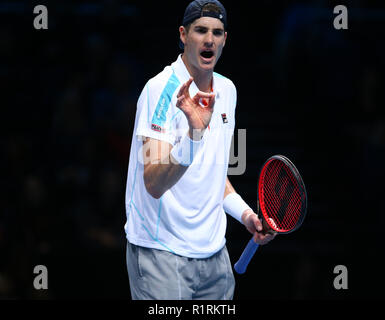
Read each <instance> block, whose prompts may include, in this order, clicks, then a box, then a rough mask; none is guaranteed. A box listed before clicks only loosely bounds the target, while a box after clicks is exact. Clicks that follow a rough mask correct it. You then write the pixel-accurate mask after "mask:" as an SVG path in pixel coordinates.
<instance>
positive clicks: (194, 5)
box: [179, 0, 227, 49]
mask: <svg viewBox="0 0 385 320" xmlns="http://www.w3.org/2000/svg"><path fill="white" fill-rule="evenodd" d="M209 3H212V4H215V5H216V6H217V7H218V8H219V12H214V11H209V12H203V8H204V6H205V5H207V4H209ZM201 17H212V18H217V19H219V20H221V21H222V22H223V26H224V28H225V30H226V28H227V13H226V9H225V7H224V6H223V5H222V3H220V2H219V1H218V0H194V1H192V2H190V3H189V5H188V6H187V8H186V10H185V12H184V16H183V21H182V25H183V26H184V27H185V26H187V25H189V24H190V23H192V22H194V21H195V20H196V19H199V18H201ZM179 47H180V48H181V49H183V48H184V45H183V42H182V41H179Z"/></svg>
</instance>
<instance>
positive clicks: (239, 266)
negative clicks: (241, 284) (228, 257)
mask: <svg viewBox="0 0 385 320" xmlns="http://www.w3.org/2000/svg"><path fill="white" fill-rule="evenodd" d="M258 247H259V244H258V243H255V242H254V239H253V238H251V239H250V241H249V243H248V244H247V246H246V248H245V250H243V252H242V255H241V257H240V258H239V260H238V262H237V263H236V264H234V270H235V271H236V272H237V273H239V274H242V273H245V271H246V268H247V266H248V264H249V262H250V260H251V258H252V257H253V255H254V253H255V251H257V249H258Z"/></svg>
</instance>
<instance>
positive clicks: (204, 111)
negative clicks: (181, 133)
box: [176, 77, 215, 140]
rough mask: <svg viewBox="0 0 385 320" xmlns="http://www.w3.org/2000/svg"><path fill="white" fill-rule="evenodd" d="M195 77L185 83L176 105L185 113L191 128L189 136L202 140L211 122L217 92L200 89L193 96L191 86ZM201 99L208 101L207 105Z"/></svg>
mask: <svg viewBox="0 0 385 320" xmlns="http://www.w3.org/2000/svg"><path fill="white" fill-rule="evenodd" d="M192 82H193V78H192V77H190V79H189V80H188V81H187V82H186V83H184V84H183V85H182V86H181V88H180V90H179V92H178V95H177V98H178V100H177V102H176V106H177V107H178V108H179V109H180V110H182V111H183V113H184V114H185V116H186V118H187V121H188V124H189V127H190V130H189V136H190V139H192V140H200V139H201V138H202V136H203V133H204V131H205V130H206V128H207V126H208V125H209V123H210V120H211V116H212V114H213V111H214V103H215V94H213V93H206V92H202V91H198V92H197V94H196V95H195V96H194V97H193V98H191V97H190V93H189V88H190V85H191V83H192ZM201 99H206V101H208V103H207V106H206V107H205V106H202V105H201V104H200V100H201Z"/></svg>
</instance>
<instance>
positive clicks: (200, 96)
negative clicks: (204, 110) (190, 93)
mask: <svg viewBox="0 0 385 320" xmlns="http://www.w3.org/2000/svg"><path fill="white" fill-rule="evenodd" d="M201 99H207V100H208V103H207V107H212V106H213V105H214V100H215V94H214V93H207V92H202V91H198V92H197V93H196V95H195V96H194V98H193V101H194V103H196V104H199V101H200V100H201Z"/></svg>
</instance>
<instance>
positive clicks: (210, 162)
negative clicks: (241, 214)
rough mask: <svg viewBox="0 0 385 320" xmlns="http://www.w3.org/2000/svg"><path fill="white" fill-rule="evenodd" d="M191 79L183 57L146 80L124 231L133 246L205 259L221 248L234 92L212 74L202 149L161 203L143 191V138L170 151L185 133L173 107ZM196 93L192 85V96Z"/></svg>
mask: <svg viewBox="0 0 385 320" xmlns="http://www.w3.org/2000/svg"><path fill="white" fill-rule="evenodd" d="M189 77H190V75H189V73H188V70H187V69H186V66H185V65H184V62H183V60H182V58H181V55H179V56H178V59H177V60H176V61H175V62H174V63H172V64H171V65H170V66H167V67H165V68H164V70H163V71H162V72H160V73H159V74H158V75H156V76H155V77H154V78H152V79H150V80H149V81H148V82H147V84H146V85H145V87H144V88H143V91H142V93H141V95H140V97H139V100H138V103H137V111H136V117H135V126H134V133H133V138H132V143H131V151H130V159H129V165H128V175H127V187H126V215H127V222H126V224H125V226H124V229H125V232H126V237H127V240H128V241H129V242H131V243H133V244H136V245H139V246H143V247H149V248H156V249H161V250H168V251H170V252H172V253H175V254H178V255H181V256H185V257H190V258H207V257H210V256H211V255H213V254H214V253H216V252H217V251H219V250H220V249H222V247H223V246H224V245H225V242H226V239H225V232H226V214H225V212H224V210H223V205H222V204H223V195H224V191H225V182H226V177H227V169H228V162H229V154H230V146H231V139H232V136H233V132H234V120H235V118H234V113H235V106H236V97H237V94H236V88H235V86H234V84H233V83H232V81H231V80H229V79H227V78H225V77H223V76H221V75H219V74H217V73H215V72H214V74H213V92H214V93H215V95H216V96H215V105H214V112H213V115H212V118H211V122H210V124H209V127H210V128H209V129H206V131H205V133H204V136H203V138H202V139H203V143H204V145H203V147H202V148H201V149H200V150H199V152H198V153H197V154H196V156H195V158H194V161H193V163H192V164H191V165H190V166H189V168H188V169H187V170H186V172H185V173H184V175H183V176H182V177H181V178H180V180H179V181H178V182H177V183H176V184H175V185H174V186H173V187H172V188H170V189H169V190H167V191H166V192H165V193H164V194H163V196H162V197H161V198H159V199H155V198H153V197H152V196H151V195H150V194H149V193H148V192H147V190H146V187H145V185H144V179H143V168H144V166H143V137H149V138H154V139H158V140H162V141H166V142H168V143H170V144H172V145H173V146H174V145H175V144H176V143H178V142H179V141H180V139H181V137H182V136H183V135H185V134H186V132H187V131H188V123H187V119H186V117H185V115H184V113H183V112H182V111H181V110H180V109H178V108H177V107H176V100H177V98H176V96H177V94H178V92H179V88H180V87H181V85H182V84H183V83H185V82H186V81H187V80H188V79H189ZM197 91H198V88H197V86H196V85H195V83H194V82H193V83H192V84H191V86H190V96H191V97H193V96H194V95H195V94H196V93H197Z"/></svg>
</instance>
